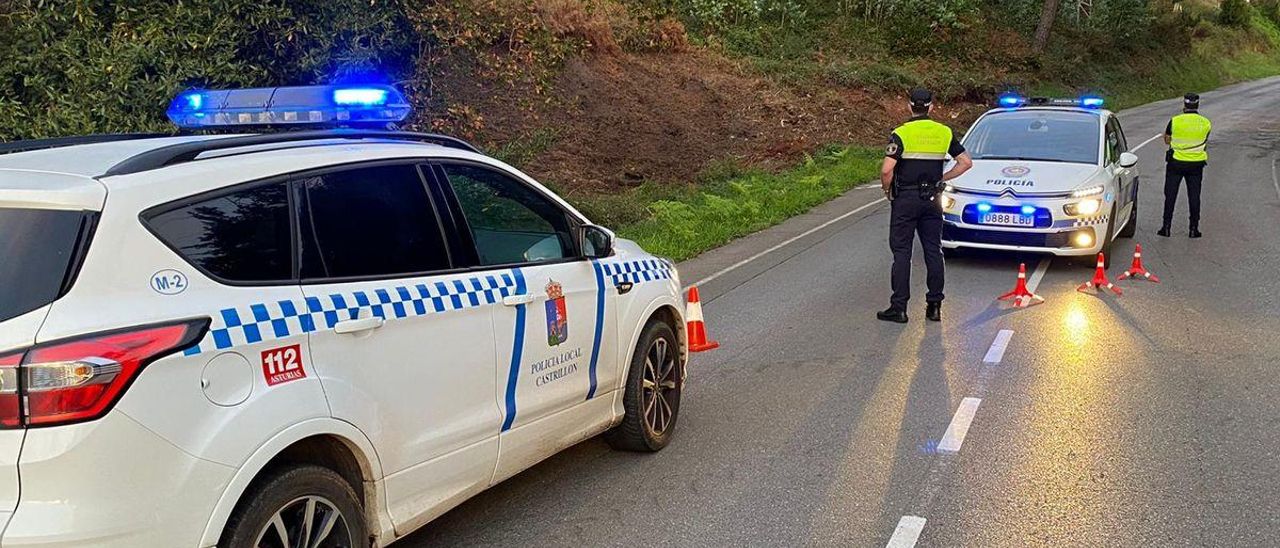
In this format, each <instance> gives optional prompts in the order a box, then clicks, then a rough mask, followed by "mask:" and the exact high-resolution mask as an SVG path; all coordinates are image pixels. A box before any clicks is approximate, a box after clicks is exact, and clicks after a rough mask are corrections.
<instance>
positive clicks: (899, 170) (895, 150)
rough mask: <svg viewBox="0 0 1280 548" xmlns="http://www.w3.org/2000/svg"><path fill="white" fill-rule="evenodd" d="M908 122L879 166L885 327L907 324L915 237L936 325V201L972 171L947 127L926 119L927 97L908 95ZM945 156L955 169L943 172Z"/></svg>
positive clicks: (928, 311) (939, 275)
mask: <svg viewBox="0 0 1280 548" xmlns="http://www.w3.org/2000/svg"><path fill="white" fill-rule="evenodd" d="M910 100H911V120H909V121H908V122H907V123H905V124H902V125H901V126H898V128H897V129H895V130H893V136H892V137H890V138H889V145H888V146H887V147H886V148H885V151H884V164H882V165H881V167H880V185H881V187H882V188H883V189H884V193H885V197H887V198H889V200H890V204H891V208H890V209H891V213H890V215H889V249H890V250H891V251H893V270H892V274H891V275H892V277H893V296H892V297H890V299H889V308H888V309H886V310H884V311H881V312H877V313H876V318H879V319H881V320H884V321H887V322H897V323H906V322H907V300H908V299H910V298H911V247H912V244H913V241H912V240H913V235H915V234H919V236H920V245H921V247H923V248H924V264H925V267H926V269H927V270H928V279H927V284H928V286H929V293H928V294H926V295H925V301H926V302H927V303H928V306H927V307H926V308H925V316H926V317H927V318H929V319H930V320H932V321H935V322H937V321H942V285H943V262H942V206H941V204H939V203H938V201H937V200H936V198H937V195H938V193H939V192H940V191H941V190H942V186H943V184H942V183H943V182H944V181H949V180H951V179H954V178H956V177H959V176H960V174H962V173H964V172H965V171H968V170H969V168H971V167H973V160H971V159H969V154H968V153H966V152H965V151H964V147H963V146H961V145H960V141H957V140H956V138H955V136H954V135H953V134H952V133H951V128H949V127H947V126H945V125H943V124H940V123H938V122H935V121H933V120H930V119H929V112H930V111H931V110H933V93H931V92H930V91H928V90H925V89H915V90H912V91H911V95H910ZM947 154H950V155H951V157H952V158H955V161H956V164H955V166H953V167H952V168H951V169H950V170H949V171H947V172H946V173H943V168H944V167H945V166H946V158H947Z"/></svg>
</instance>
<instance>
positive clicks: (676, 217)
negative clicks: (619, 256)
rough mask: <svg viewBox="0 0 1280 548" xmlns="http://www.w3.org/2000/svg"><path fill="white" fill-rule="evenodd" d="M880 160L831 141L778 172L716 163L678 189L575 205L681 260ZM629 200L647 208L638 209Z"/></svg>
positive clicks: (831, 192)
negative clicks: (700, 178) (713, 167)
mask: <svg viewBox="0 0 1280 548" xmlns="http://www.w3.org/2000/svg"><path fill="white" fill-rule="evenodd" d="M881 158H883V152H882V151H881V150H880V149H878V148H867V147H861V146H852V147H840V146H832V147H828V148H826V149H824V150H822V151H821V152H819V153H817V154H816V155H814V156H806V157H805V160H804V162H802V163H801V164H800V165H798V166H795V167H793V168H791V169H788V170H785V171H782V172H780V173H769V172H765V171H761V170H743V169H735V168H733V167H732V166H728V165H722V166H720V167H719V168H717V169H714V170H713V171H712V172H711V173H710V174H709V175H708V176H706V177H704V178H703V180H702V181H701V182H699V183H696V184H692V185H687V186H685V187H683V188H677V189H672V188H671V187H667V189H665V190H661V189H659V188H656V187H653V186H644V187H640V188H637V189H634V190H631V191H629V192H627V193H623V194H620V195H613V196H596V197H584V198H580V199H577V200H575V202H577V203H578V205H579V206H580V207H582V209H583V210H584V211H585V212H586V213H587V214H588V215H589V216H591V217H592V219H594V220H597V222H601V223H603V224H608V225H610V226H614V227H617V229H618V235H619V236H621V237H623V238H628V239H631V240H635V241H636V242H638V243H639V244H640V245H641V246H643V247H644V248H645V249H646V250H647V251H649V252H651V253H655V254H658V255H662V256H665V257H670V258H672V259H674V260H677V261H680V260H684V259H688V258H690V257H693V256H695V255H697V254H699V253H701V252H703V251H706V250H708V249H712V248H715V247H718V246H721V245H724V244H726V243H728V242H729V241H730V240H733V239H734V238H738V237H741V236H745V235H747V234H750V233H752V232H756V231H758V230H761V229H764V228H767V227H770V226H773V225H775V224H778V223H780V222H782V221H784V220H786V219H788V218H790V217H793V216H795V215H799V214H801V213H804V212H806V211H808V210H810V209H812V208H813V207H814V206H816V205H819V204H822V203H824V202H826V201H828V200H831V199H833V198H835V197H837V196H839V195H840V194H843V193H844V192H845V191H847V190H849V189H851V188H853V187H856V186H859V185H862V184H865V183H866V182H867V181H870V180H872V179H873V178H875V177H876V176H877V174H878V173H879V170H880V160H881ZM655 198H656V199H655ZM635 204H648V205H647V207H644V206H641V207H643V211H642V212H637V211H635V209H634V208H635ZM611 221H614V222H611ZM619 221H620V222H619Z"/></svg>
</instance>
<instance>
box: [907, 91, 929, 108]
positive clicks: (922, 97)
mask: <svg viewBox="0 0 1280 548" xmlns="http://www.w3.org/2000/svg"><path fill="white" fill-rule="evenodd" d="M909 97H910V98H911V106H913V107H916V108H924V107H927V106H929V104H931V103H933V92H932V91H929V90H927V89H924V88H916V89H913V90H911V94H910V95H909Z"/></svg>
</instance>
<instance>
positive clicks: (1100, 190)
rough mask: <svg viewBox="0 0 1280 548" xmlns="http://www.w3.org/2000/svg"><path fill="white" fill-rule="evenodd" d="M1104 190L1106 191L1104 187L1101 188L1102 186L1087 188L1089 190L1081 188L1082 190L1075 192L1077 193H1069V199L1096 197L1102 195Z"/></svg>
mask: <svg viewBox="0 0 1280 548" xmlns="http://www.w3.org/2000/svg"><path fill="white" fill-rule="evenodd" d="M1105 190H1106V187H1104V186H1102V185H1098V186H1091V187H1089V188H1082V189H1080V190H1077V191H1075V192H1072V193H1071V197H1072V198H1083V197H1085V196H1096V195H1098V194H1102V193H1103V191H1105Z"/></svg>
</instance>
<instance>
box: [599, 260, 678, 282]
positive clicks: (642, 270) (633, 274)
mask: <svg viewBox="0 0 1280 548" xmlns="http://www.w3.org/2000/svg"><path fill="white" fill-rule="evenodd" d="M600 267H601V268H602V269H604V274H605V275H606V276H609V277H610V278H612V279H613V283H614V284H619V283H623V282H631V283H637V284H638V283H642V282H656V281H659V280H668V279H671V266H670V265H668V264H667V263H666V261H663V260H660V259H641V260H637V261H622V262H612V263H604V262H602V263H600Z"/></svg>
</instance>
